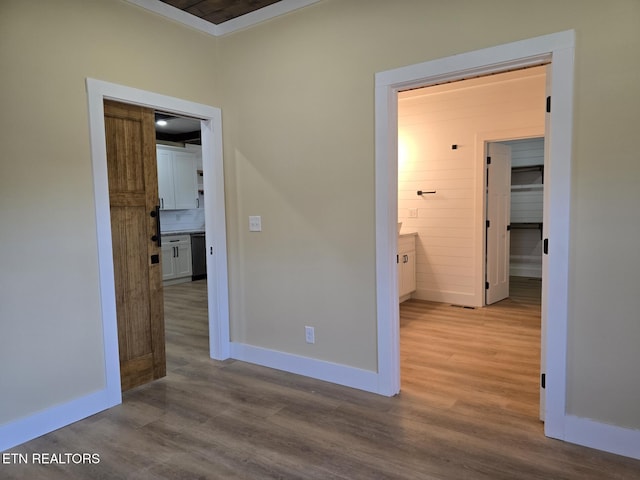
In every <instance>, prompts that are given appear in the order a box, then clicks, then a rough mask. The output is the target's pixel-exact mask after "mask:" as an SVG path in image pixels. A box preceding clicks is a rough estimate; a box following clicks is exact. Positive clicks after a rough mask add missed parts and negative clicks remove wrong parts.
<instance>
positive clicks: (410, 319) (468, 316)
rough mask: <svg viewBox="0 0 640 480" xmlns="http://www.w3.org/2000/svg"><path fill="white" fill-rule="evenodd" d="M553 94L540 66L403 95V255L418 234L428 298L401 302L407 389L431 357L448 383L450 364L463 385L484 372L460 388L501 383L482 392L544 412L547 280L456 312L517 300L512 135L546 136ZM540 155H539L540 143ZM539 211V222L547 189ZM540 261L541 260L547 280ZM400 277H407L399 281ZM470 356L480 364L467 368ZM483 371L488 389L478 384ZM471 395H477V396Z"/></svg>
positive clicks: (434, 370)
mask: <svg viewBox="0 0 640 480" xmlns="http://www.w3.org/2000/svg"><path fill="white" fill-rule="evenodd" d="M545 89H546V66H544V65H543V66H536V67H530V68H526V69H520V70H513V71H509V72H505V73H496V74H492V75H491V76H485V77H476V78H473V79H469V80H461V81H457V82H454V83H451V84H444V85H436V86H426V87H423V88H415V87H414V88H412V89H411V90H408V91H401V92H399V93H398V221H399V222H402V227H401V231H400V234H401V235H400V237H399V240H398V252H399V253H402V248H403V244H404V242H405V241H406V236H407V235H408V234H413V236H414V237H415V248H414V250H415V259H416V263H415V268H414V269H415V281H414V291H413V292H412V293H411V295H410V298H413V299H417V300H419V301H427V302H428V303H426V304H425V303H421V302H415V301H414V302H408V303H402V304H401V305H402V307H401V311H400V325H401V332H402V334H401V339H400V340H401V349H402V352H401V354H402V357H401V358H402V359H403V361H402V371H403V372H405V375H406V377H407V382H409V383H407V388H412V389H413V390H414V391H415V382H416V378H414V377H415V371H417V370H419V369H420V368H421V367H420V363H419V362H418V363H416V362H415V361H414V359H415V358H420V357H422V358H423V361H425V362H431V364H430V366H429V371H430V372H431V374H430V375H431V376H432V378H441V379H442V381H443V382H445V383H446V382H450V381H451V378H449V377H448V376H447V375H448V374H450V373H451V371H452V370H453V369H455V376H456V377H457V378H458V379H459V380H460V381H462V379H463V378H465V375H468V374H470V370H473V371H475V372H476V373H477V372H478V371H480V369H481V368H482V367H484V368H485V369H486V372H487V374H486V376H485V375H480V376H478V375H475V376H474V375H471V376H470V377H469V378H467V380H466V381H463V383H468V384H475V385H476V388H477V389H478V391H482V390H487V391H491V390H493V394H492V395H491V396H485V400H486V401H487V402H488V403H487V405H491V404H492V403H491V402H495V403H493V404H494V405H495V404H496V403H497V402H496V399H497V398H500V397H504V396H506V395H507V393H506V392H509V395H510V397H511V398H503V399H502V400H503V402H504V404H505V405H516V406H517V408H520V409H521V410H525V411H527V412H528V413H529V416H530V418H531V419H535V418H537V417H538V413H539V400H538V397H539V392H538V390H537V388H538V378H539V369H540V320H541V319H540V303H541V299H540V295H541V283H540V282H539V281H538V282H532V283H529V282H524V283H522V282H516V284H515V287H516V288H515V291H514V297H513V298H511V299H509V300H508V301H507V303H508V304H509V310H506V305H505V304H503V305H500V306H499V307H497V308H494V307H490V308H489V309H487V310H486V311H484V312H483V313H478V312H471V311H469V310H465V309H461V308H460V307H467V308H477V307H483V306H484V305H489V304H493V303H496V302H499V301H501V300H504V299H506V298H507V297H509V285H510V282H509V277H510V271H509V263H510V262H509V260H510V251H509V243H510V242H509V239H510V233H511V232H510V223H511V217H510V210H511V209H510V199H511V191H510V190H511V176H512V172H511V164H512V146H511V145H507V144H505V143H504V141H507V140H508V139H509V138H513V137H512V135H513V136H515V135H523V136H525V135H526V136H533V135H543V134H544V131H545V111H544V106H545V95H546V92H545ZM493 140H500V143H498V142H494V141H493ZM537 153H539V160H540V161H541V162H543V161H544V149H543V148H540V150H539V151H538V152H537ZM518 162H519V159H517V160H516V163H518ZM539 193H540V194H541V191H539ZM539 207H540V209H539V212H536V214H539V217H540V219H539V222H540V224H542V223H541V222H542V196H541V195H540V204H539ZM514 211H515V210H514ZM540 242H541V241H540ZM540 255H541V249H540ZM541 263H542V260H541V258H540V259H539V264H540V277H541ZM410 270H411V269H410ZM399 277H400V273H399ZM404 283H406V281H405V282H403V281H402V280H400V282H399V286H402V285H403V284H404ZM527 287H532V288H527ZM400 293H403V292H402V291H401V292H400ZM532 294H533V295H536V294H537V299H533V303H531V302H529V301H528V302H527V305H526V306H525V305H523V304H522V303H521V299H522V295H525V296H528V295H532ZM485 295H486V298H485ZM406 298H407V297H406V296H404V297H403V296H401V297H400V300H401V301H402V300H404V299H406ZM434 302H435V303H434ZM426 312H429V315H427V314H426ZM480 315H482V319H480V318H479V316H480ZM505 315H507V316H511V317H512V318H504V317H505ZM515 317H519V318H518V321H512V319H513V320H515ZM519 328H521V329H522V330H521V332H522V333H523V335H522V341H523V344H522V345H523V347H524V346H525V345H526V348H522V349H515V351H514V349H513V345H512V344H510V343H509V341H508V337H509V336H511V335H519V334H520V332H519V330H518V329H519ZM427 332H431V333H427ZM443 332H448V333H446V334H443ZM492 332H493V333H494V334H493V335H492ZM525 332H526V334H525ZM536 332H537V333H536ZM469 335H470V336H469ZM420 337H422V338H423V341H424V343H425V345H426V344H428V345H429V346H430V347H429V350H432V349H433V350H438V351H439V354H440V355H444V356H446V357H447V358H448V360H447V362H444V363H443V362H440V361H439V357H438V356H437V355H436V356H431V357H428V356H426V349H424V348H420V346H419V342H417V340H416V339H417V338H420ZM412 339H413V340H412ZM474 339H483V340H482V341H481V342H476V341H475V340H474ZM524 339H526V342H525V341H524ZM436 344H437V345H438V346H436ZM487 352H491V353H487ZM493 352H495V353H493ZM427 358H428V360H427ZM405 362H406V364H405ZM465 362H468V363H471V364H473V369H468V368H465ZM514 363H519V364H520V365H521V368H520V371H519V372H517V374H514V372H510V371H509V367H510V366H511V365H513V364H514ZM481 366H482V367H481ZM489 372H493V374H496V375H501V376H502V378H503V379H504V380H503V381H504V384H503V385H501V386H500V387H497V386H496V385H492V383H491V381H490V380H489V379H490V377H491V375H490V374H489ZM525 374H526V375H525ZM485 377H486V379H487V383H486V384H483V383H481V382H479V378H485ZM403 378H404V377H403ZM510 382H513V384H511V383H510ZM418 384H419V381H418ZM402 385H403V386H404V385H405V381H404V380H403V383H402ZM507 387H508V388H507ZM430 390H431V395H436V392H438V391H439V392H441V395H442V399H440V400H441V401H446V400H445V399H446V398H449V397H451V396H452V395H454V396H456V397H458V398H460V397H464V396H465V389H461V390H460V391H457V392H455V393H452V392H451V391H450V390H448V389H447V388H442V389H439V388H437V383H434V385H432V387H431V388H430ZM466 396H467V397H468V398H467V400H471V397H474V396H473V395H472V394H471V391H469V392H468V394H466ZM515 397H520V401H519V402H516V401H515ZM474 399H475V397H474ZM525 406H526V408H525ZM499 408H505V407H499Z"/></svg>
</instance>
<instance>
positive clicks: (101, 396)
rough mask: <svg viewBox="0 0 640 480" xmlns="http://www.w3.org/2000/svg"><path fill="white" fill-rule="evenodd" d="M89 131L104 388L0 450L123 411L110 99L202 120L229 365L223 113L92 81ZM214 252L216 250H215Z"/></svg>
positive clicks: (32, 425) (215, 305)
mask: <svg viewBox="0 0 640 480" xmlns="http://www.w3.org/2000/svg"><path fill="white" fill-rule="evenodd" d="M86 83H87V100H88V107H89V130H90V136H91V158H92V165H93V182H94V197H95V208H96V230H97V231H96V233H97V242H98V275H99V284H100V304H101V314H102V327H103V345H104V354H105V378H106V385H105V388H104V389H103V390H101V391H99V392H97V393H94V394H91V395H87V396H86V397H81V398H78V399H75V400H72V401H70V402H67V403H65V404H63V405H61V406H57V407H53V408H50V409H48V410H45V411H43V412H39V413H35V414H33V415H30V416H28V417H25V418H23V419H20V420H17V421H15V422H12V423H9V424H7V425H3V426H2V427H0V438H1V439H2V442H1V445H0V450H3V449H6V448H10V447H12V446H15V445H17V444H19V443H23V442H26V441H28V440H31V439H33V438H36V437H38V436H40V435H44V434H46V433H49V432H51V431H52V430H55V429H58V428H61V427H63V426H65V425H68V424H70V423H73V422H76V421H78V420H81V419H82V418H85V417H88V416H90V415H93V414H95V413H98V412H100V411H102V410H106V409H107V408H111V407H113V406H115V405H118V404H119V403H122V391H121V387H120V361H119V355H118V330H117V321H116V301H115V288H114V275H113V257H112V244H111V216H110V209H109V186H108V176H107V158H106V140H105V133H104V132H105V130H104V106H103V100H104V99H105V98H108V99H111V100H117V101H121V102H125V103H130V104H135V105H141V106H145V107H149V108H154V109H160V110H162V111H165V112H169V113H175V114H177V115H185V116H189V117H193V118H199V119H201V132H202V161H203V171H204V174H205V178H207V179H208V180H207V182H208V186H210V188H209V190H211V192H212V193H211V194H208V195H206V196H205V239H206V240H205V241H206V245H207V250H208V252H209V253H208V255H207V272H208V279H209V281H208V282H207V286H208V292H207V296H208V305H209V348H210V355H211V358H214V359H217V360H224V359H226V358H229V350H230V347H229V345H230V342H229V293H228V288H229V287H228V276H227V240H226V222H225V203H224V176H223V159H222V115H221V111H220V109H218V108H215V107H211V106H208V105H202V104H198V103H193V102H189V101H186V100H181V99H178V98H174V97H168V96H165V95H160V94H156V93H152V92H147V91H144V90H138V89H135V88H130V87H126V86H122V85H117V84H113V83H108V82H103V81H100V80H95V79H92V78H87V82H86ZM214 246H215V249H214Z"/></svg>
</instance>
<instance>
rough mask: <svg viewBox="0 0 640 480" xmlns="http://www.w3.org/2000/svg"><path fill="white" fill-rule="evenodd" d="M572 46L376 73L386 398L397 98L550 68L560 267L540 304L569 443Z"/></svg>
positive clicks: (395, 385)
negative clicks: (503, 74)
mask: <svg viewBox="0 0 640 480" xmlns="http://www.w3.org/2000/svg"><path fill="white" fill-rule="evenodd" d="M574 48H575V32H574V31H573V30H569V31H565V32H559V33H554V34H550V35H545V36H542V37H537V38H532V39H528V40H522V41H518V42H514V43H509V44H505V45H499V46H496V47H490V48H486V49H483V50H477V51H473V52H468V53H463V54H460V55H454V56H451V57H447V58H441V59H437V60H432V61H429V62H425V63H421V64H416V65H410V66H407V67H401V68H397V69H394V70H388V71H385V72H379V73H377V74H376V84H375V118H376V122H375V136H376V144H375V147H376V167H375V169H376V183H375V191H376V193H375V197H376V298H377V331H378V380H379V385H380V389H379V391H380V392H381V393H384V394H386V395H394V394H396V393H398V392H399V391H400V348H399V342H400V326H399V309H398V291H397V290H398V287H397V272H396V271H395V252H396V249H397V230H396V228H397V227H396V222H397V216H398V212H397V210H398V208H397V207H398V198H397V197H398V185H397V184H398V178H397V175H398V174H397V164H398V158H397V152H398V111H397V94H398V92H399V91H401V90H404V89H407V88H414V87H421V86H428V85H434V84H436V83H441V82H443V81H451V80H461V79H464V78H469V77H472V76H477V75H487V74H490V73H497V72H503V71H507V70H514V69H518V68H523V67H528V66H534V65H540V64H544V63H549V62H551V64H550V66H549V67H548V68H549V69H550V71H549V73H550V75H551V91H552V92H553V118H552V121H551V125H550V137H549V138H548V139H547V141H548V142H549V148H550V161H549V166H548V168H549V170H550V171H549V177H550V179H551V181H550V183H549V184H548V185H545V187H547V190H548V197H547V198H548V199H549V202H546V203H545V209H547V210H548V213H549V217H548V218H549V222H548V223H549V225H548V229H547V230H546V231H547V234H548V236H549V237H551V238H553V242H552V249H551V250H550V255H551V254H552V255H553V257H554V258H553V260H554V261H553V262H548V263H549V268H548V271H547V272H543V275H544V276H546V277H547V278H548V281H547V282H545V284H543V289H544V291H545V293H546V295H544V294H543V297H546V299H547V301H546V302H545V301H543V305H542V311H543V312H542V315H543V316H544V315H546V319H547V324H548V325H547V326H548V328H547V339H546V344H547V355H546V359H547V362H546V363H547V372H546V374H547V377H546V378H547V381H546V392H545V393H546V400H547V402H546V406H547V415H546V422H545V435H547V436H549V437H553V438H559V439H564V438H565V418H566V384H567V372H566V369H567V365H566V353H567V323H568V278H569V225H570V203H571V193H570V192H571V149H572V143H571V142H572V131H573V77H574V71H573V70H574ZM550 205H553V210H551V209H550ZM543 341H545V340H544V339H543Z"/></svg>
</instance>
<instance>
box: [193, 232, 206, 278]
mask: <svg viewBox="0 0 640 480" xmlns="http://www.w3.org/2000/svg"><path fill="white" fill-rule="evenodd" d="M191 267H192V274H191V275H192V276H191V280H201V279H203V278H207V258H206V248H205V245H204V233H192V234H191Z"/></svg>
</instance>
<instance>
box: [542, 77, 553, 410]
mask: <svg viewBox="0 0 640 480" xmlns="http://www.w3.org/2000/svg"><path fill="white" fill-rule="evenodd" d="M546 93H547V99H548V104H547V109H546V113H545V122H544V173H543V175H548V172H549V170H550V169H549V161H550V158H551V155H550V149H549V145H550V144H551V142H549V138H551V137H550V135H551V66H550V65H547V76H546ZM548 180H549V179H548V178H544V176H543V183H546V184H548V183H549V182H548ZM548 205H550V202H549V189H548V188H547V187H546V186H545V188H544V190H543V209H542V212H543V213H542V238H543V239H548V238H549V230H548V229H549V215H550V212H549V208H548ZM544 242H545V243H546V240H544ZM546 250H547V249H546V248H545V247H544V243H543V254H542V293H541V295H542V298H541V304H542V305H541V307H542V308H541V318H540V420H542V421H543V422H544V420H545V418H546V410H547V396H546V389H545V386H546V372H547V332H548V323H547V322H548V307H547V295H546V292H548V291H549V290H548V288H549V287H548V282H549V256H548V255H547V251H546ZM543 379H545V380H544V381H543Z"/></svg>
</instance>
